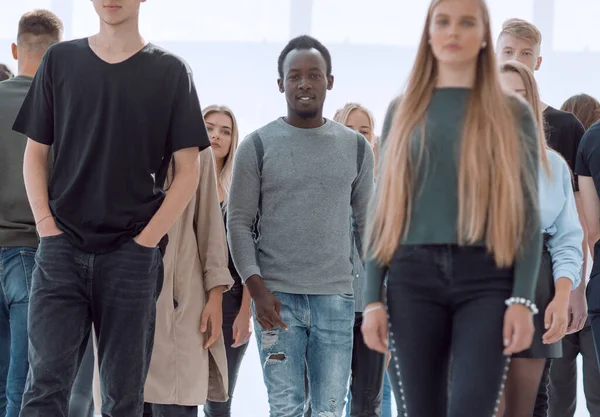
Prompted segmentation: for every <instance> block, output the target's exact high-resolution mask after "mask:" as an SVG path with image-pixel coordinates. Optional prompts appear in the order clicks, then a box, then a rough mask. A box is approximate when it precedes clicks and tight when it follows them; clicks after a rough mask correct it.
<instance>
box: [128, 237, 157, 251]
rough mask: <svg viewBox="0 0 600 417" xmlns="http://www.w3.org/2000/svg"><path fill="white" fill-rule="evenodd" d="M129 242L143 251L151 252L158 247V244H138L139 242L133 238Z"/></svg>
mask: <svg viewBox="0 0 600 417" xmlns="http://www.w3.org/2000/svg"><path fill="white" fill-rule="evenodd" d="M131 243H132V245H133V246H134V247H136V248H138V249H140V250H143V251H144V252H148V253H153V252H154V251H155V250H157V249H158V246H153V247H149V246H144V245H140V244H139V243H137V242H136V240H135V239H131Z"/></svg>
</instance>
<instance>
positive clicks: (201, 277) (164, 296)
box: [144, 121, 233, 417]
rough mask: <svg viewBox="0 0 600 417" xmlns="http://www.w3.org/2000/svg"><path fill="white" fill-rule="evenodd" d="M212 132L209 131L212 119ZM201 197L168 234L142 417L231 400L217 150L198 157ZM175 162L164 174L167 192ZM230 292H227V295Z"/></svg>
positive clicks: (184, 416) (176, 414)
mask: <svg viewBox="0 0 600 417" xmlns="http://www.w3.org/2000/svg"><path fill="white" fill-rule="evenodd" d="M206 126H207V130H210V128H209V124H208V121H207V122H206ZM198 158H200V167H201V168H200V182H199V184H198V188H197V190H196V194H195V195H194V197H193V198H192V200H191V201H190V203H189V204H188V206H187V207H186V209H185V211H184V212H183V214H182V215H181V217H180V218H179V219H178V220H177V222H176V223H175V225H173V227H172V228H171V230H169V234H168V237H169V244H168V245H167V250H166V253H165V255H164V261H163V262H164V268H165V274H164V283H163V287H162V291H161V293H160V296H159V298H158V301H157V304H156V334H155V340H154V348H153V351H152V359H151V362H150V370H149V372H148V377H147V379H146V386H145V392H144V396H145V401H146V403H147V404H146V407H145V411H144V416H145V417H146V416H150V415H151V416H153V417H197V416H198V406H199V405H203V404H205V403H206V402H207V401H220V402H226V401H227V400H228V372H227V356H226V347H225V342H224V337H223V335H222V331H221V329H222V325H223V324H222V323H223V314H222V305H223V300H224V298H225V297H226V294H227V293H225V291H227V290H228V289H229V288H230V287H231V286H232V285H233V280H232V278H231V274H230V271H229V268H228V260H227V253H228V252H227V242H226V236H225V227H224V225H223V220H222V214H221V209H220V208H219V200H218V196H219V193H218V190H217V181H216V175H215V174H216V172H215V161H214V158H213V150H211V149H206V150H204V151H202V152H200V154H199V156H198ZM176 170H177V166H176V165H175V164H174V162H173V163H172V164H171V166H170V167H169V174H168V175H167V185H166V186H165V188H168V186H169V183H170V180H171V178H172V177H173V176H172V173H173V172H175V171H176ZM224 293H225V294H224Z"/></svg>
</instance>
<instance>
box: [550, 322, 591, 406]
mask: <svg viewBox="0 0 600 417" xmlns="http://www.w3.org/2000/svg"><path fill="white" fill-rule="evenodd" d="M580 353H581V356H582V357H583V390H584V392H585V401H586V404H587V409H588V411H589V412H590V417H600V371H599V370H598V361H597V359H596V351H595V350H594V339H593V337H592V329H591V327H590V326H589V325H588V326H586V327H584V328H583V329H582V330H581V331H579V332H577V333H574V334H569V335H567V336H565V338H564V339H563V357H562V358H561V359H554V360H553V361H552V368H551V369H550V395H549V397H550V405H549V413H548V415H549V416H550V417H573V416H574V415H575V409H576V408H577V356H579V354H580Z"/></svg>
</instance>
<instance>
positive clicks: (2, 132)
mask: <svg viewBox="0 0 600 417" xmlns="http://www.w3.org/2000/svg"><path fill="white" fill-rule="evenodd" d="M62 35H63V24H62V22H61V20H60V19H59V18H58V17H57V16H56V15H55V14H54V13H52V12H50V11H48V10H35V11H32V12H28V13H25V14H24V15H23V16H22V17H21V19H20V20H19V24H18V32H17V42H16V43H13V44H12V54H13V58H14V59H16V60H17V63H18V64H17V65H18V68H19V71H18V75H17V76H16V77H13V78H9V79H7V80H5V81H2V82H1V83H0V196H1V197H0V293H1V296H0V300H1V301H0V393H1V394H0V416H3V417H4V416H6V417H17V416H18V415H19V411H21V399H22V397H23V390H24V388H25V379H26V377H27V371H28V369H29V362H28V359H27V356H28V338H27V317H28V306H29V292H30V288H31V275H32V271H33V268H34V256H35V251H36V249H37V246H38V238H37V234H36V228H35V220H34V218H33V213H32V212H31V207H30V206H29V201H28V200H27V193H26V191H25V183H24V180H23V154H24V152H25V145H26V143H27V138H26V137H24V136H23V135H22V134H20V133H17V132H14V131H13V130H12V126H13V123H14V122H15V118H16V117H17V114H18V112H19V110H20V109H21V106H22V104H23V101H24V100H25V97H26V96H27V93H28V91H29V89H30V87H31V82H32V80H33V77H34V76H35V73H36V72H37V70H38V67H39V66H40V62H41V61H42V56H43V55H44V53H45V52H46V51H47V50H48V48H49V47H50V46H52V45H54V44H56V43H58V42H60V41H61V39H62ZM6 70H8V68H6ZM2 74H3V68H2V67H0V81H1V80H2V78H1V76H2ZM11 77H12V73H11ZM90 393H91V386H90Z"/></svg>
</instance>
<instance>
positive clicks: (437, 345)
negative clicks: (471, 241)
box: [387, 245, 513, 417]
mask: <svg viewBox="0 0 600 417" xmlns="http://www.w3.org/2000/svg"><path fill="white" fill-rule="evenodd" d="M512 285H513V271H512V269H511V268H505V269H499V268H497V267H496V265H495V262H494V259H493V257H492V256H490V255H489V254H488V253H486V249H485V248H482V247H458V246H456V245H403V246H401V247H400V248H399V249H398V251H397V252H396V254H395V255H394V257H393V259H392V262H391V263H390V269H389V278H388V289H387V300H388V311H389V320H390V338H391V340H392V351H393V352H392V354H393V359H392V363H391V364H390V373H392V372H395V373H396V376H398V377H399V378H398V383H397V384H395V385H394V386H393V387H392V388H393V389H394V394H395V395H396V397H398V398H400V399H401V402H402V404H404V406H405V407H404V409H403V415H404V416H410V417H420V416H423V417H425V416H427V417H429V416H431V417H434V416H435V417H444V416H449V417H464V416H477V417H489V416H492V415H494V414H495V412H496V411H495V410H496V404H497V401H498V399H499V397H500V395H501V385H502V381H503V378H504V377H505V375H506V371H507V369H508V358H507V357H506V356H504V354H503V352H502V351H503V343H502V328H503V323H504V312H505V310H506V306H505V304H504V301H505V300H506V299H507V298H508V297H509V296H510V295H511V290H512ZM450 358H452V360H450ZM449 387H450V389H449Z"/></svg>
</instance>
